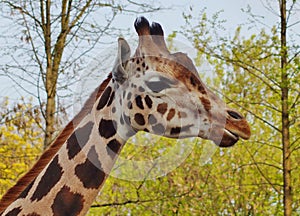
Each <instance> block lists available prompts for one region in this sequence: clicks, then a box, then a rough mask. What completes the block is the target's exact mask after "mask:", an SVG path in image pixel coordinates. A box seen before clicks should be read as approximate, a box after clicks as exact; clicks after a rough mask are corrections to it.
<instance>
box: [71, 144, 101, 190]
mask: <svg viewBox="0 0 300 216" xmlns="http://www.w3.org/2000/svg"><path fill="white" fill-rule="evenodd" d="M75 175H76V176H77V177H78V178H79V180H80V181H81V182H82V184H83V186H84V187H85V188H88V189H97V188H99V186H100V185H101V184H102V183H103V181H104V179H105V173H104V171H103V170H102V166H101V163H100V161H99V159H98V154H97V152H96V148H95V146H93V147H92V148H91V149H90V151H89V153H88V155H87V159H86V160H85V162H84V163H82V164H79V165H78V166H76V168H75Z"/></svg>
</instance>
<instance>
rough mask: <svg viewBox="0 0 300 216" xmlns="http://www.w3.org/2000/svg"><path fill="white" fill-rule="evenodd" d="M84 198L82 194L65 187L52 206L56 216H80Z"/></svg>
mask: <svg viewBox="0 0 300 216" xmlns="http://www.w3.org/2000/svg"><path fill="white" fill-rule="evenodd" d="M83 202H84V198H83V196H82V195H81V194H78V193H73V192H72V191H71V190H70V188H69V187H67V186H64V187H63V188H62V189H61V190H60V191H59V192H58V194H57V195H56V197H55V199H54V201H53V204H52V205H51V208H52V212H53V215H54V216H61V215H79V213H80V212H81V210H82V209H83Z"/></svg>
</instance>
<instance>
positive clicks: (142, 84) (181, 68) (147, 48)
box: [112, 17, 250, 147]
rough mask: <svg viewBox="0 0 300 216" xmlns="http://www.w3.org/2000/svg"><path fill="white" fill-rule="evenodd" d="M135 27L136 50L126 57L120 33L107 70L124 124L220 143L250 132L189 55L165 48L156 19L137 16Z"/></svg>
mask: <svg viewBox="0 0 300 216" xmlns="http://www.w3.org/2000/svg"><path fill="white" fill-rule="evenodd" d="M135 29H136V31H137V33H138V35H139V44H138V47H137V49H136V51H135V54H134V55H133V56H132V57H131V51H130V47H129V45H128V43H127V42H126V40H125V39H123V38H119V40H118V56H117V60H116V63H115V65H114V67H113V71H112V74H113V81H114V84H115V89H116V98H118V101H119V102H118V104H119V107H117V108H116V109H117V110H118V111H119V118H120V119H121V123H122V122H123V125H124V124H125V125H127V126H128V127H130V128H131V130H132V131H133V132H136V131H147V132H150V133H154V134H158V135H163V136H166V137H172V138H183V137H201V138H203V139H209V140H212V141H214V142H215V143H216V144H217V145H219V146H221V147H227V146H232V145H233V144H235V143H236V142H237V141H238V140H239V138H243V139H248V138H249V137H250V127H249V125H248V123H247V121H246V119H245V118H244V117H243V116H242V115H241V114H239V113H238V112H237V111H235V110H233V109H231V108H229V107H227V106H226V104H225V103H224V102H223V101H222V100H221V99H220V98H218V97H217V96H216V95H215V94H214V93H213V92H212V91H210V90H209V89H208V88H207V87H206V86H205V85H204V83H203V82H202V81H201V79H200V78H199V76H198V73H197V70H196V68H195V66H194V65H193V62H192V61H191V59H189V57H188V56H187V55H186V54H184V53H180V52H178V53H173V54H171V53H170V52H169V50H168V49H167V47H166V44H165V41H164V38H163V30H162V28H161V26H160V25H159V24H158V23H152V24H151V26H150V24H149V22H148V21H147V20H146V19H145V18H144V17H140V18H137V20H136V21H135ZM119 90H120V91H119ZM118 92H120V93H119V94H118Z"/></svg>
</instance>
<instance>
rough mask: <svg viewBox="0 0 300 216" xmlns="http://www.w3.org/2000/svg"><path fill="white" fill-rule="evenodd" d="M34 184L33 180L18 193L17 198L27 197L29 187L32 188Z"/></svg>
mask: <svg viewBox="0 0 300 216" xmlns="http://www.w3.org/2000/svg"><path fill="white" fill-rule="evenodd" d="M33 184H34V180H33V181H32V182H31V183H30V184H29V185H28V186H27V187H26V189H25V190H24V191H23V192H22V193H21V194H20V196H19V197H18V198H25V197H27V195H28V193H29V191H30V189H31V188H32V186H33Z"/></svg>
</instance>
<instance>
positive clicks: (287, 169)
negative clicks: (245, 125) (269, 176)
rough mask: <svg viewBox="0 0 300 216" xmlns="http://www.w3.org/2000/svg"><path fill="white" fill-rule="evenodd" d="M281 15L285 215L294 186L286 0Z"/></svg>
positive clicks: (290, 209)
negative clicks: (292, 177)
mask: <svg viewBox="0 0 300 216" xmlns="http://www.w3.org/2000/svg"><path fill="white" fill-rule="evenodd" d="M280 17H281V100H282V146H283V155H282V156H283V157H282V163H283V187H284V188H283V193H284V195H283V204H284V215H285V216H290V215H291V214H292V186H291V157H290V156H291V150H290V131H289V127H290V125H289V105H288V97H289V89H288V72H287V64H288V60H287V58H288V53H287V46H286V45H287V44H286V30H287V23H286V22H287V20H286V0H282V1H280Z"/></svg>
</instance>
